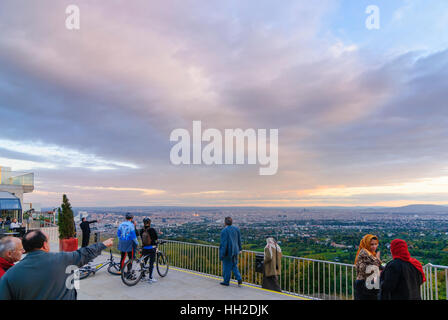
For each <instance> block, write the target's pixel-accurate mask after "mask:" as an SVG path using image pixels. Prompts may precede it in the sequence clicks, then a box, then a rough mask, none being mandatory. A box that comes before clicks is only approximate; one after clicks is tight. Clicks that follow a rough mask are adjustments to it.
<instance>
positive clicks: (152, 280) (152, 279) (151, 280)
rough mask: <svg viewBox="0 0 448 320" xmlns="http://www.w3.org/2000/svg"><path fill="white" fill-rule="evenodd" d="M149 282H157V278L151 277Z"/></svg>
mask: <svg viewBox="0 0 448 320" xmlns="http://www.w3.org/2000/svg"><path fill="white" fill-rule="evenodd" d="M148 282H157V280H156V279H154V278H149V279H148Z"/></svg>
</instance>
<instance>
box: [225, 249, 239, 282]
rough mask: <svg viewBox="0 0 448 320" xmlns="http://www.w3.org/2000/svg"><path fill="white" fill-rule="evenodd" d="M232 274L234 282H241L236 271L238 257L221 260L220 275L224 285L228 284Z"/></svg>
mask: <svg viewBox="0 0 448 320" xmlns="http://www.w3.org/2000/svg"><path fill="white" fill-rule="evenodd" d="M232 271H233V274H234V276H235V278H236V280H242V278H241V274H240V271H239V270H238V256H234V257H224V259H223V260H222V273H223V277H224V283H226V284H229V283H230V276H231V275H232Z"/></svg>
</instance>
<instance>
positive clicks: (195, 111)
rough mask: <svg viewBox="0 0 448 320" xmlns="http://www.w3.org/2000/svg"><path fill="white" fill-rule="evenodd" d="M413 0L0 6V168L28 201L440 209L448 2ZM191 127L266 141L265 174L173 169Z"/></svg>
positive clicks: (445, 158)
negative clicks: (273, 155) (179, 136)
mask: <svg viewBox="0 0 448 320" xmlns="http://www.w3.org/2000/svg"><path fill="white" fill-rule="evenodd" d="M428 3H429V2H428V1H425V0H409V1H407V0H369V1H363V0H356V1H354V0H320V1H298V0H294V1H288V0H284V1H283V0H282V1H281V2H279V1H272V0H270V1H264V0H256V1H255V0H245V1H241V0H235V1H233V0H226V1H223V0H222V1H205V0H202V1H193V0H171V1H147V0H127V1H125V0H121V1H119V0H109V1H92V0H70V1H65V0H57V1H56V0H52V1H50V0H40V1H29V0H2V1H1V2H0V119H1V125H0V166H9V167H12V168H13V170H16V171H26V172H34V173H35V191H34V192H33V193H32V194H27V195H26V196H25V202H37V203H41V204H42V205H43V206H56V205H59V203H60V201H61V199H62V194H63V193H66V194H67V195H68V197H69V198H70V200H71V202H72V204H73V206H118V205H122V206H124V205H186V206H215V205H216V206H229V205H241V206H248V205H250V206H252V205H254V206H301V207H302V206H314V205H319V206H330V205H331V206H332V205H343V206H355V205H369V206H372V205H375V206H399V205H407V204H416V203H419V204H421V203H432V204H448V2H447V1H446V0H432V1H430V3H431V4H430V5H428ZM69 4H75V5H78V6H79V8H80V17H81V20H80V21H81V28H80V30H68V29H67V28H66V27H65V19H66V17H67V15H66V13H65V9H66V7H67V6H68V5H69ZM371 4H374V5H377V6H378V7H379V9H380V19H381V20H380V29H379V30H368V29H367V28H366V27H365V20H366V18H367V17H368V14H366V13H365V11H366V7H367V6H368V5H371ZM194 120H200V121H202V125H203V127H204V128H217V129H219V130H224V129H226V128H242V129H247V128H254V129H259V128H262V129H278V130H279V140H278V147H279V166H278V172H277V174H276V175H272V176H260V175H259V174H258V169H259V165H247V164H246V165H213V166H206V165H196V166H192V165H191V166H175V165H173V164H171V162H170V157H169V155H170V149H171V147H172V146H173V145H174V143H172V142H170V140H169V137H170V133H171V132H172V130H174V129H176V128H185V129H187V130H191V127H192V122H193V121H194Z"/></svg>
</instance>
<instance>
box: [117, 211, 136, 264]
mask: <svg viewBox="0 0 448 320" xmlns="http://www.w3.org/2000/svg"><path fill="white" fill-rule="evenodd" d="M133 219H134V216H133V215H132V214H131V213H129V212H128V213H126V221H125V222H122V223H121V224H120V226H119V227H118V230H117V237H118V250H120V252H121V271H122V272H123V267H124V261H125V259H126V254H127V256H128V259H129V260H131V259H133V258H134V253H135V250H136V249H137V247H138V240H137V234H136V231H135V222H134V221H133ZM131 267H132V266H131V265H129V266H128V272H129V271H130V270H131Z"/></svg>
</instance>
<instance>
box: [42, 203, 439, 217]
mask: <svg viewBox="0 0 448 320" xmlns="http://www.w3.org/2000/svg"><path fill="white" fill-rule="evenodd" d="M45 209H46V208H43V210H45ZM73 209H74V211H75V215H76V214H78V212H79V211H90V210H93V211H96V210H114V211H121V212H127V211H130V212H132V211H136V210H138V211H139V210H176V211H177V210H182V209H184V210H197V211H203V210H204V211H207V210H216V209H227V210H229V209H230V210H231V209H238V210H244V209H248V210H270V211H272V210H275V209H278V210H284V209H286V210H288V211H296V210H297V211H299V210H300V211H302V210H303V211H309V212H312V211H313V210H337V211H343V210H344V211H345V210H349V211H358V212H360V213H397V214H448V205H433V204H412V205H407V206H402V207H377V206H356V207H344V206H328V207H324V206H315V207H254V206H250V207H249V206H248V207H243V206H241V207H240V206H233V207H231V206H208V207H192V206H185V207H183V206H115V207H103V206H99V207H74V208H73ZM48 210H50V209H49V208H48Z"/></svg>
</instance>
